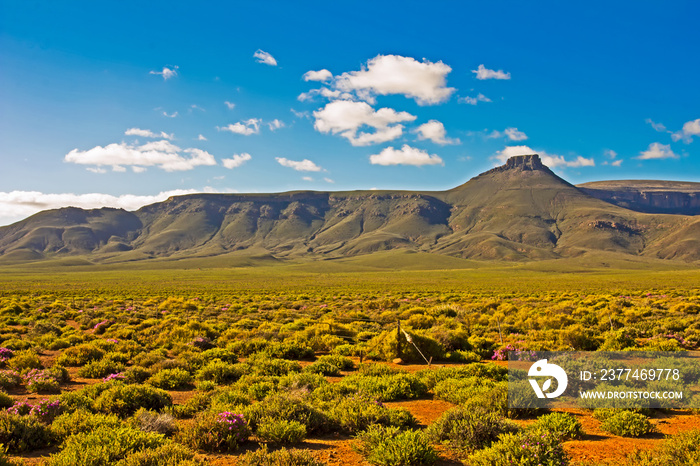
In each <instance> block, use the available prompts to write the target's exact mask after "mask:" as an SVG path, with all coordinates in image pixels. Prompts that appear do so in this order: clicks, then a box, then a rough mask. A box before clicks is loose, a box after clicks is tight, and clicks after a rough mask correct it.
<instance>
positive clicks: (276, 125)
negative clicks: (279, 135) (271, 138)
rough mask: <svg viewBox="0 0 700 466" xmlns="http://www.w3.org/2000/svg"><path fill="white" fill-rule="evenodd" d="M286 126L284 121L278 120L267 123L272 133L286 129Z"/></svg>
mask: <svg viewBox="0 0 700 466" xmlns="http://www.w3.org/2000/svg"><path fill="white" fill-rule="evenodd" d="M284 126H285V124H284V122H283V121H280V120H278V119H277V118H275V119H274V120H272V121H270V122H268V123H267V127H268V128H270V131H275V130H278V129H280V128H284Z"/></svg>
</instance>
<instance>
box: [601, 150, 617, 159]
mask: <svg viewBox="0 0 700 466" xmlns="http://www.w3.org/2000/svg"><path fill="white" fill-rule="evenodd" d="M603 155H605V156H606V157H608V158H609V159H614V158H615V157H617V152H615V151H614V150H612V149H606V150H605V152H603Z"/></svg>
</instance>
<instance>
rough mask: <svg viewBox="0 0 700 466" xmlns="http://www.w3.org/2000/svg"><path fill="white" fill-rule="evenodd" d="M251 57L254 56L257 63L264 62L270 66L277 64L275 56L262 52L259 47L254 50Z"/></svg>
mask: <svg viewBox="0 0 700 466" xmlns="http://www.w3.org/2000/svg"><path fill="white" fill-rule="evenodd" d="M253 57H255V58H256V60H255V61H257V62H258V63H264V64H266V65H270V66H277V60H275V57H273V56H272V55H270V54H269V53H267V52H264V51H262V50H260V49H258V50H256V51H255V53H254V54H253Z"/></svg>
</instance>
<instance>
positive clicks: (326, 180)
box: [323, 178, 335, 183]
mask: <svg viewBox="0 0 700 466" xmlns="http://www.w3.org/2000/svg"><path fill="white" fill-rule="evenodd" d="M323 181H325V182H326V183H335V181H333V180H332V179H330V178H324V179H323Z"/></svg>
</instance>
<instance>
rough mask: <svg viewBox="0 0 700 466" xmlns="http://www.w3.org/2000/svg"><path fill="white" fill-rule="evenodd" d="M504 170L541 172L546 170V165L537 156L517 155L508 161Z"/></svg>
mask: <svg viewBox="0 0 700 466" xmlns="http://www.w3.org/2000/svg"><path fill="white" fill-rule="evenodd" d="M504 168H505V169H506V170H510V169H514V168H515V169H520V170H541V169H543V168H544V165H543V164H542V161H541V160H540V156H539V155H537V154H530V155H516V156H515V157H511V158H509V159H508V160H507V161H506V164H505V165H504Z"/></svg>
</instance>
